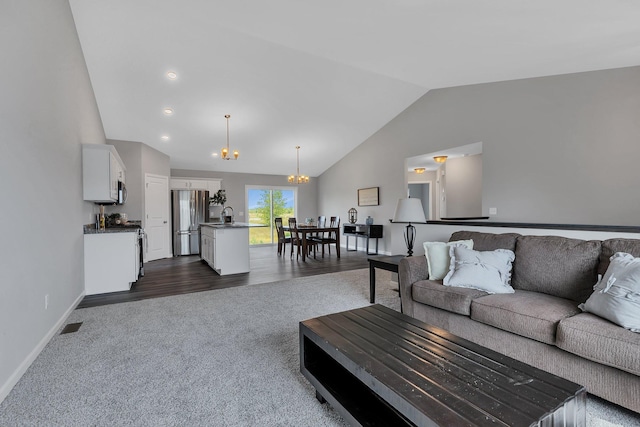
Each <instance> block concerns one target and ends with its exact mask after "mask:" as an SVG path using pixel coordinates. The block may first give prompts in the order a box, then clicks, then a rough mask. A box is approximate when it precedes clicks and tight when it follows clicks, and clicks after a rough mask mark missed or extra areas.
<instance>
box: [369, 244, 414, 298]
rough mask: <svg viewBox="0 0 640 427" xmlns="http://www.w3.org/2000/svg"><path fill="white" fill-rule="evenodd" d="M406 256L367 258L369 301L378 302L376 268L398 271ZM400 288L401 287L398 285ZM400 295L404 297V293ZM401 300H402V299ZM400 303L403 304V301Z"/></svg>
mask: <svg viewBox="0 0 640 427" xmlns="http://www.w3.org/2000/svg"><path fill="white" fill-rule="evenodd" d="M404 257H405V256H404V255H391V256H376V257H370V258H367V260H368V261H369V302H370V303H371V304H373V303H375V302H376V268H381V269H383V270H387V271H392V272H394V273H397V272H398V264H399V263H400V260H401V259H402V258H404ZM398 280H400V279H398ZM398 289H400V287H398ZM400 296H401V297H402V295H400ZM400 301H402V299H401V300H400ZM400 304H402V302H401V303H400Z"/></svg>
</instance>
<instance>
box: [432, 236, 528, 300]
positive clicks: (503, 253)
mask: <svg viewBox="0 0 640 427" xmlns="http://www.w3.org/2000/svg"><path fill="white" fill-rule="evenodd" d="M450 256H451V265H450V266H449V272H448V273H447V275H446V276H445V278H444V282H443V284H444V285H445V286H457V287H460V288H471V289H478V290H481V291H485V292H488V293H490V294H512V293H514V292H515V291H514V290H513V288H512V287H511V265H512V263H513V260H514V259H515V258H516V255H515V254H514V253H513V251H510V250H508V249H496V250H495V251H483V252H481V251H474V250H471V249H467V248H465V247H463V246H453V247H451V248H450Z"/></svg>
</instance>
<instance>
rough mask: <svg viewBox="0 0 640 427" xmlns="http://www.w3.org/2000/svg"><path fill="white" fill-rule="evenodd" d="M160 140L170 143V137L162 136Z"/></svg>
mask: <svg viewBox="0 0 640 427" xmlns="http://www.w3.org/2000/svg"><path fill="white" fill-rule="evenodd" d="M160 139H161V140H163V141H168V140H169V135H162V136H161V137H160Z"/></svg>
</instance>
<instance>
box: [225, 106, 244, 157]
mask: <svg viewBox="0 0 640 427" xmlns="http://www.w3.org/2000/svg"><path fill="white" fill-rule="evenodd" d="M224 118H225V119H227V146H226V147H224V148H223V149H222V151H221V154H222V160H238V156H239V155H240V152H239V151H238V150H233V157H230V156H229V152H230V151H231V150H230V149H229V119H230V118H231V115H229V114H225V116H224Z"/></svg>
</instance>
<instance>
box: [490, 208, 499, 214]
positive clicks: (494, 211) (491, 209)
mask: <svg viewBox="0 0 640 427" xmlns="http://www.w3.org/2000/svg"><path fill="white" fill-rule="evenodd" d="M489 215H498V208H489Z"/></svg>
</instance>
